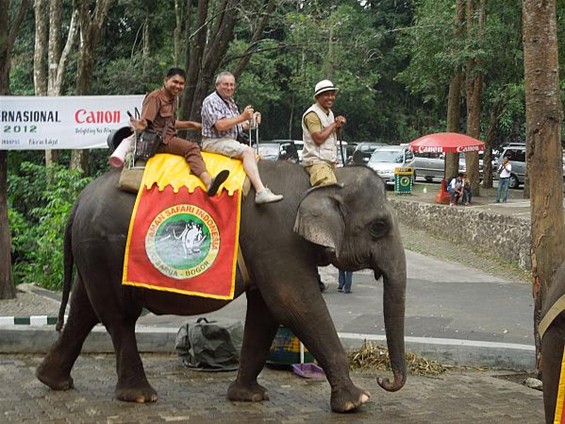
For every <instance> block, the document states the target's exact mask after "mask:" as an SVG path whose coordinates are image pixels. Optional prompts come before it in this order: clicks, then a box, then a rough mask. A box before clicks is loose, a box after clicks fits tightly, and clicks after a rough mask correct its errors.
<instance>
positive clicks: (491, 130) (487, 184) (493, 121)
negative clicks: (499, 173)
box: [483, 98, 504, 188]
mask: <svg viewBox="0 0 565 424" xmlns="http://www.w3.org/2000/svg"><path fill="white" fill-rule="evenodd" d="M503 110H504V103H503V101H502V99H501V98H499V99H498V100H497V101H496V102H495V104H494V105H493V106H492V107H491V109H490V113H489V122H488V128H487V131H486V136H485V152H484V155H483V188H492V178H493V174H492V172H493V169H492V159H493V157H492V144H493V142H494V135H495V133H496V127H497V126H498V122H499V120H500V116H501V115H502V112H503Z"/></svg>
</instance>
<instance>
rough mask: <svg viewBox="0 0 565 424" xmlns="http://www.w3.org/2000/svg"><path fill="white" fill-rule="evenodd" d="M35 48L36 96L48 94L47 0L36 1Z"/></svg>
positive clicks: (34, 76)
mask: <svg viewBox="0 0 565 424" xmlns="http://www.w3.org/2000/svg"><path fill="white" fill-rule="evenodd" d="M33 12H34V15H35V47H34V54H33V85H34V88H35V95H36V96H45V95H46V94H47V34H48V31H49V28H48V25H47V22H48V20H47V18H48V13H47V0H35V1H34V4H33Z"/></svg>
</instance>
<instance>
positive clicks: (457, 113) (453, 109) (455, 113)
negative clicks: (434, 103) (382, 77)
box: [444, 0, 465, 179]
mask: <svg viewBox="0 0 565 424" xmlns="http://www.w3.org/2000/svg"><path fill="white" fill-rule="evenodd" d="M454 26H455V29H454V34H453V35H454V39H455V40H456V44H455V46H453V47H452V48H453V49H457V44H459V45H460V44H462V42H463V40H464V38H465V2H464V0H457V2H456V8H455V22H454ZM454 66H455V69H454V70H453V74H452V76H451V81H450V82H449V93H448V98H447V132H455V133H458V132H460V130H461V91H462V89H463V65H462V64H461V63H460V62H459V61H456V63H455V65H454ZM458 170H459V155H458V154H456V153H447V154H446V155H445V176H444V177H445V178H446V179H449V178H451V177H453V176H455V175H456V174H457V171H458Z"/></svg>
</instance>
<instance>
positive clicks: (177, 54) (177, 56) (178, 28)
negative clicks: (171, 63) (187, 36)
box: [173, 0, 182, 66]
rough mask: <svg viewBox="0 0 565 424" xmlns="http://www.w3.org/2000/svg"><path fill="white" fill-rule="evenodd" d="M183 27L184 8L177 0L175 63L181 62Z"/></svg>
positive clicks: (174, 40)
mask: <svg viewBox="0 0 565 424" xmlns="http://www.w3.org/2000/svg"><path fill="white" fill-rule="evenodd" d="M181 29H182V9H181V7H180V0H175V30H174V32H173V47H174V52H175V65H176V66H178V65H179V64H180V34H181Z"/></svg>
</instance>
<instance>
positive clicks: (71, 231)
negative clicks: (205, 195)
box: [36, 161, 406, 412]
mask: <svg viewBox="0 0 565 424" xmlns="http://www.w3.org/2000/svg"><path fill="white" fill-rule="evenodd" d="M259 169H260V172H261V176H262V178H263V180H264V181H265V183H266V184H267V185H268V186H269V187H270V188H271V189H272V190H273V191H274V192H275V193H282V194H284V199H283V200H282V201H280V202H277V203H271V204H264V205H255V204H254V192H253V190H251V192H250V193H249V195H248V196H247V197H246V198H245V199H243V201H242V213H241V227H240V239H239V240H240V246H241V250H242V253H243V255H244V258H245V261H246V265H247V268H248V271H249V274H250V276H251V283H250V284H249V285H248V286H247V287H244V282H243V278H242V275H241V274H240V272H239V270H238V272H237V277H236V289H235V297H238V296H240V295H241V294H242V293H243V292H245V293H246V296H247V312H246V318H245V330H244V339H243V346H242V350H241V355H240V358H241V360H240V365H239V370H238V373H237V377H236V380H235V381H234V382H233V383H232V384H231V385H230V387H229V389H228V398H229V399H230V400H233V401H262V400H267V399H268V393H267V390H266V388H264V387H262V386H260V385H259V384H258V383H257V376H258V374H259V373H260V371H261V370H262V368H263V367H264V365H265V360H266V358H267V355H268V353H269V349H270V346H271V343H272V341H273V339H274V337H275V334H276V332H277V329H278V327H279V325H280V324H282V325H285V326H287V327H288V328H290V329H291V330H292V331H293V332H294V334H295V335H297V336H298V338H299V339H300V340H301V341H302V342H303V343H304V345H305V346H306V348H307V349H308V350H309V351H310V352H311V353H312V355H313V356H314V357H315V358H316V360H317V362H318V363H319V364H320V366H321V367H322V368H323V369H324V371H325V374H326V376H327V379H328V381H329V383H330V385H331V400H330V404H331V408H332V410H333V411H335V412H346V411H351V410H355V409H357V408H358V407H359V406H360V405H361V404H363V403H365V402H366V401H367V400H368V399H369V396H370V395H369V393H367V392H366V391H365V390H363V389H361V388H358V387H356V386H355V385H354V384H353V383H352V381H351V379H350V376H349V369H348V359H347V356H346V353H345V351H344V349H343V347H342V345H341V342H340V340H339V338H338V335H337V332H336V329H335V327H334V324H333V322H332V319H331V316H330V314H329V312H328V309H327V306H326V303H325V301H324V299H323V297H322V294H321V293H320V290H319V287H318V283H317V266H318V265H321V266H323V265H328V264H330V263H332V264H333V265H335V266H337V267H339V268H341V269H344V270H349V271H357V270H360V269H372V270H373V271H374V275H375V279H379V278H380V277H381V276H382V277H383V292H384V295H383V304H384V307H383V310H384V320H385V327H386V337H387V343H388V349H389V355H390V361H391V367H392V373H393V378H392V379H389V378H384V379H381V378H378V383H379V385H380V386H381V387H382V388H384V389H385V390H388V391H396V390H399V389H400V388H402V387H403V385H404V383H405V382H406V363H405V358H404V312H405V291H406V257H405V253H404V248H403V245H402V241H401V238H400V234H399V229H398V224H397V220H396V215H395V213H394V210H393V209H392V207H391V206H390V204H389V203H388V201H387V200H386V189H385V185H384V183H383V181H382V180H381V179H380V178H379V177H378V176H377V174H376V173H375V172H374V171H372V170H371V169H369V168H366V167H364V166H360V167H355V166H353V167H346V168H340V169H337V171H336V173H337V176H338V180H339V182H340V183H341V184H343V187H339V186H327V187H319V188H314V189H310V187H309V182H308V176H307V174H306V173H305V171H304V170H303V168H302V167H301V166H300V165H294V164H291V163H288V162H271V161H260V162H259ZM118 178H119V172H118V171H115V170H113V171H109V172H108V173H106V174H104V175H102V176H101V177H99V178H97V179H96V180H95V181H93V182H92V183H90V184H89V185H88V186H87V187H86V188H85V189H84V190H83V192H82V193H81V195H80V196H79V198H78V199H77V201H76V203H75V205H74V208H73V211H72V213H71V216H70V218H69V221H68V224H67V228H66V231H65V243H64V245H65V281H64V289H63V302H62V305H61V313H60V314H59V318H60V320H61V317H62V315H63V312H64V308H65V306H66V303H67V300H68V299H69V292H70V286H71V271H72V268H73V266H74V267H76V270H77V272H76V277H75V279H74V283H73V288H72V293H71V295H70V296H71V297H70V312H69V316H68V320H67V322H66V324H65V325H64V328H63V330H62V332H61V334H60V335H59V337H58V340H57V341H56V342H55V343H54V344H53V346H51V348H50V350H49V352H48V353H47V355H46V357H45V358H44V359H43V361H42V363H41V364H40V365H39V367H38V368H37V370H36V376H37V378H38V379H39V380H40V381H41V382H43V383H44V384H46V385H47V386H49V387H50V388H52V389H55V390H67V389H70V388H72V387H73V379H72V377H71V369H72V367H73V365H74V363H75V361H76V359H77V357H78V355H79V354H80V351H81V348H82V345H83V342H84V340H85V339H86V337H87V335H88V334H89V332H90V331H91V330H92V328H93V327H94V326H95V325H96V324H98V323H102V324H103V325H104V326H105V327H106V329H107V331H108V332H109V334H110V336H111V339H112V343H113V345H114V349H115V352H116V368H117V374H118V381H117V384H116V389H115V396H116V397H117V399H119V400H123V401H133V402H154V401H156V400H157V393H156V391H155V390H154V389H153V387H151V385H150V384H149V382H148V381H147V378H146V375H145V371H144V369H143V365H142V361H141V358H140V355H139V352H138V349H137V343H136V338H135V323H136V321H137V319H138V318H139V316H140V314H141V312H142V308H146V309H148V310H149V311H151V312H153V313H155V314H173V315H200V314H205V313H209V312H212V311H215V310H217V309H220V308H221V307H223V306H225V305H226V304H227V303H228V302H229V301H224V300H217V299H209V298H203V297H191V296H186V295H180V294H175V293H170V292H164V291H155V290H148V289H144V288H138V287H132V286H122V284H121V279H122V267H123V260H124V250H125V244H126V238H127V232H128V224H129V221H130V216H131V212H132V209H133V206H134V201H135V196H134V195H132V194H129V193H126V192H123V191H121V190H119V189H117V188H116V187H117V181H118ZM60 327H61V325H59V326H58V328H59V329H60Z"/></svg>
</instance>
